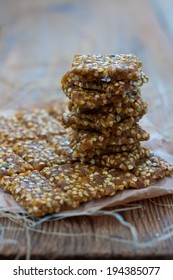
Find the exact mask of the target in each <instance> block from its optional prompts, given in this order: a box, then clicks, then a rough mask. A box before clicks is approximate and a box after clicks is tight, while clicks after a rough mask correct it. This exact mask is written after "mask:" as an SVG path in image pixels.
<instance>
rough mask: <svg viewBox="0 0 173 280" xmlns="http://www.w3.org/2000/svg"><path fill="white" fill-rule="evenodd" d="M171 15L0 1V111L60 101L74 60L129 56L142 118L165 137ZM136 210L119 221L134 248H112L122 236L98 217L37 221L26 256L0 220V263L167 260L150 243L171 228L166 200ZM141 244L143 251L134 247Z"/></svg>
mask: <svg viewBox="0 0 173 280" xmlns="http://www.w3.org/2000/svg"><path fill="white" fill-rule="evenodd" d="M172 8H173V3H172V1H171V0H168V1H161V0H158V1H156V0H152V1H149V0H148V1H146V0H140V1H139V0H128V1H126V0H121V1H120V0H119V1H114V0H108V1H106V2H105V1H103V0H88V1H82V0H81V1H80V0H72V1H68V0H59V1H55V0H44V1H43V0H37V1H23V0H16V1H15V5H14V1H13V0H1V1H0V63H1V68H0V97H1V98H0V110H3V109H12V108H19V107H28V106H32V105H37V104H38V105H40V103H43V102H44V103H46V102H49V101H53V100H55V99H56V100H57V99H58V98H59V97H61V96H62V92H61V88H60V82H59V81H60V79H61V76H62V75H63V74H64V73H65V72H66V70H67V69H68V68H69V66H70V63H71V60H72V58H73V55H74V54H76V53H112V52H113V53H114V52H117V53H135V54H136V55H137V56H139V57H140V58H141V60H142V61H143V64H144V70H145V72H146V73H147V74H148V76H149V78H150V80H149V84H148V85H146V86H145V87H144V89H143V94H144V96H145V99H146V100H147V101H148V103H149V106H150V110H149V112H148V115H149V117H150V118H151V119H152V121H153V123H154V124H156V125H157V127H158V129H160V130H162V131H164V130H165V131H166V129H167V127H166V124H165V119H167V118H169V114H170V113H171V110H172V109H169V110H165V108H167V105H168V104H167V102H168V101H167V100H169V102H170V104H172V105H173V98H172V87H173V82H172V69H173V51H172V44H173V37H172V28H173V21H172ZM165 96H167V99H166V98H165ZM169 108H172V106H169ZM165 111H166V113H165ZM158 112H159V113H158ZM163 115H164V118H163ZM137 204H139V205H142V206H143V207H144V208H143V209H141V208H140V209H137V210H130V211H127V212H122V213H121V215H122V217H123V218H124V220H125V221H127V222H129V223H131V224H132V225H134V226H135V227H136V229H137V230H138V233H139V234H138V235H139V241H140V243H141V247H135V246H134V245H132V244H126V245H124V244H123V243H121V242H118V241H115V240H114V241H113V240H112V238H113V237H116V238H121V239H129V240H130V238H131V236H130V232H129V229H128V228H126V227H124V226H122V225H121V224H120V223H119V222H118V221H117V220H116V219H115V218H113V217H109V216H105V215H102V216H96V217H88V216H84V217H77V218H67V219H64V220H61V221H51V222H45V223H43V224H41V225H39V226H37V228H36V229H38V230H44V231H46V232H47V234H43V233H39V232H34V231H30V232H29V233H30V242H31V249H30V251H27V244H29V243H28V242H29V239H28V235H26V232H25V231H21V229H20V227H19V226H18V225H16V224H15V223H14V222H12V221H10V220H7V219H4V218H0V234H1V236H2V237H3V240H4V241H5V240H6V242H7V241H8V242H7V243H5V242H4V244H2V245H1V247H0V258H1V259H4V258H8V259H11V258H15V257H16V255H17V254H19V253H20V258H26V257H30V258H32V259H40V258H42V259H61V258H66V259H77V258H84V259H88V258H90V259H94V258H99V259H103V258H112V259H118V258H122V259H127V258H135V259H141V258H147V259H148V258H150V259H155V258H165V259H167V258H170V259H172V258H173V237H171V238H167V239H166V240H163V241H159V242H156V243H155V244H150V241H151V240H153V239H155V238H160V237H161V236H163V234H164V229H165V228H166V227H169V226H171V225H172V224H173V214H172V209H173V197H172V196H165V197H160V198H157V199H152V201H149V200H143V201H140V202H138V203H137ZM157 204H164V205H170V206H159V205H157ZM3 229H4V232H3ZM53 232H56V233H58V232H61V233H67V234H71V236H55V235H54V234H53ZM75 233H78V234H79V235H78V236H74V234H75ZM86 233H87V235H86ZM48 234H49V235H48ZM101 235H102V236H104V238H101V237H100V236H101ZM142 242H148V243H147V244H148V246H147V247H146V248H144V247H142Z"/></svg>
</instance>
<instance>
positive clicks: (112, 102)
mask: <svg viewBox="0 0 173 280" xmlns="http://www.w3.org/2000/svg"><path fill="white" fill-rule="evenodd" d="M141 67H142V63H141V61H139V60H138V59H137V57H136V56H134V55H125V54H122V55H108V56H107V55H106V56H105V55H103V56H102V55H76V56H75V57H74V60H73V63H72V68H71V69H70V70H69V71H68V72H67V73H66V74H65V75H64V77H63V78H62V88H63V91H64V93H65V94H66V95H67V97H68V98H69V100H70V101H69V105H68V107H69V111H70V112H67V113H65V114H64V115H63V118H62V121H63V124H64V125H65V126H66V127H71V128H72V132H71V135H70V138H69V139H70V143H71V148H72V158H76V159H78V160H80V161H81V162H87V163H91V164H95V165H97V166H103V167H110V168H119V169H122V170H132V169H134V168H135V167H136V166H137V165H138V163H139V161H140V160H141V159H143V158H148V157H149V156H150V151H149V150H148V148H146V147H142V146H141V141H146V140H148V139H149V134H148V133H147V132H146V131H145V130H143V129H142V128H141V127H140V126H139V124H138V121H139V120H140V119H141V118H142V116H143V115H144V114H146V112H147V103H146V102H144V101H143V99H142V96H141V89H140V88H141V86H142V85H143V83H145V82H147V80H148V79H147V77H146V75H145V74H144V73H143V72H142V70H141Z"/></svg>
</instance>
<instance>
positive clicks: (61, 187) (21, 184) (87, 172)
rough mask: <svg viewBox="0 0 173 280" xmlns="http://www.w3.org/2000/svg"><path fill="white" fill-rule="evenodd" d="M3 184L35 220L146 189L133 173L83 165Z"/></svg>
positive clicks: (55, 168) (30, 174) (35, 173)
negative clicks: (95, 201) (127, 190)
mask: <svg viewBox="0 0 173 280" xmlns="http://www.w3.org/2000/svg"><path fill="white" fill-rule="evenodd" d="M1 184H2V186H3V188H4V189H5V190H6V191H9V192H10V193H11V194H12V195H13V197H14V198H15V200H16V201H17V202H18V203H19V204H20V205H21V206H22V207H23V208H24V209H26V210H27V212H28V213H29V214H32V215H34V216H36V217H42V216H44V215H46V214H51V213H58V212H59V211H60V210H65V209H72V208H76V207H78V206H79V204H80V203H81V202H87V201H90V200H92V199H99V198H102V197H105V196H112V195H114V194H115V193H116V192H117V191H118V190H123V189H124V188H141V187H143V182H142V181H141V180H140V179H138V178H137V177H136V176H135V175H133V174H132V173H129V172H122V171H118V170H114V169H107V168H99V167H96V166H94V165H87V164H81V163H76V164H64V165H60V166H59V165H55V166H53V167H46V168H44V169H43V170H42V171H41V173H39V172H38V171H33V172H27V173H24V174H19V175H17V176H12V177H9V176H6V177H4V178H3V179H2V181H1Z"/></svg>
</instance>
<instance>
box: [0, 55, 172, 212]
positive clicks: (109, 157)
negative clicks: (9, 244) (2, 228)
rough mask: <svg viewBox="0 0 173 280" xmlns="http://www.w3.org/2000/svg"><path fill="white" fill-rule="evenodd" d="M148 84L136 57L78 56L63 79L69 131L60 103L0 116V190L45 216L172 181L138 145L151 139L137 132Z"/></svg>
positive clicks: (158, 161)
mask: <svg viewBox="0 0 173 280" xmlns="http://www.w3.org/2000/svg"><path fill="white" fill-rule="evenodd" d="M146 81H147V78H146V76H145V75H144V73H143V72H142V71H141V62H140V61H139V60H138V59H137V58H136V57H135V56H132V55H116V56H115V55H112V56H95V55H93V56H76V57H75V58H74V61H73V65H72V68H71V70H70V71H69V72H68V73H67V74H66V75H65V76H64V77H63V79H62V85H63V89H64V92H65V93H66V95H67V96H68V97H69V99H70V102H69V109H70V112H69V113H68V114H66V115H64V116H63V123H64V124H65V125H66V126H67V127H70V128H69V129H64V128H63V127H62V125H61V123H60V121H59V120H60V117H62V116H61V115H62V111H63V110H66V109H65V108H64V107H63V106H64V105H63V103H62V104H60V103H59V102H58V104H55V106H53V107H52V108H46V109H34V110H24V111H22V112H21V111H19V112H16V114H15V115H12V116H8V117H6V116H0V186H1V187H2V188H3V189H4V190H5V191H7V192H10V193H11V194H12V196H13V198H14V199H15V200H16V201H17V203H19V205H20V206H22V207H23V208H24V209H25V210H26V211H27V214H30V215H32V216H35V217H43V216H44V215H47V214H54V213H58V212H60V211H62V210H69V209H73V208H77V207H78V206H79V205H80V204H81V203H83V202H88V201H91V200H96V199H100V198H103V197H106V196H113V195H115V194H116V193H117V192H118V191H120V190H121V191H123V190H124V189H125V188H126V189H127V188H135V189H139V188H144V187H147V186H149V185H150V184H152V183H154V182H155V181H156V180H158V179H160V178H163V177H165V176H170V175H172V174H173V166H172V165H170V164H169V163H168V162H166V161H165V160H164V159H162V158H160V157H158V156H156V155H154V154H152V153H151V154H150V151H149V150H148V149H147V148H144V147H142V146H141V144H140V143H141V141H143V140H148V138H149V135H148V133H147V132H146V131H144V130H143V129H142V128H141V127H140V126H139V125H138V121H139V119H140V118H141V117H142V116H143V115H144V114H145V113H146V110H147V104H146V103H145V102H144V101H143V100H142V98H141V94H140V87H141V86H142V84H143V83H144V82H146ZM68 137H69V138H70V143H69V140H68ZM9 210H10V209H9Z"/></svg>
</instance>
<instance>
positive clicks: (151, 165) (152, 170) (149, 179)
mask: <svg viewBox="0 0 173 280" xmlns="http://www.w3.org/2000/svg"><path fill="white" fill-rule="evenodd" d="M133 174H134V175H136V176H137V177H139V178H141V179H142V180H143V182H144V184H145V187H148V186H149V185H151V184H153V183H154V182H155V181H156V180H158V179H161V178H163V177H165V176H170V175H172V174H173V165H171V164H169V163H168V162H166V160H164V159H162V158H161V157H157V156H156V155H151V157H150V158H147V159H142V160H141V161H140V163H139V164H138V165H137V167H136V168H135V169H134V170H133Z"/></svg>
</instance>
